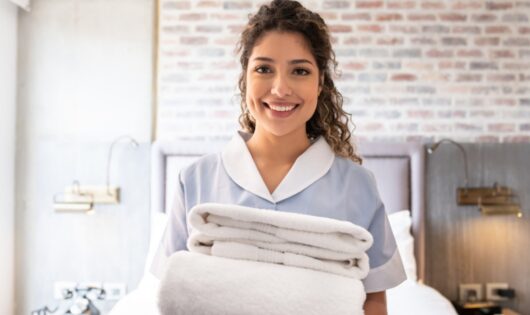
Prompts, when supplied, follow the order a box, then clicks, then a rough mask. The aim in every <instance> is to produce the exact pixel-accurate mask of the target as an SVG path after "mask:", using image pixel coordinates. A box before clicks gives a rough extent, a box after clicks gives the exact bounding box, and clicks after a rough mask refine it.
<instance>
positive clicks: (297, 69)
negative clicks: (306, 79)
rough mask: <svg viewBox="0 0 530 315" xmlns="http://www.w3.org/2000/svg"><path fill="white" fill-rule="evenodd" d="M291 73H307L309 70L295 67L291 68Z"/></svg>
mask: <svg viewBox="0 0 530 315" xmlns="http://www.w3.org/2000/svg"><path fill="white" fill-rule="evenodd" d="M293 73H294V74H296V75H308V74H310V72H309V71H308V70H306V69H304V68H296V69H294V70H293Z"/></svg>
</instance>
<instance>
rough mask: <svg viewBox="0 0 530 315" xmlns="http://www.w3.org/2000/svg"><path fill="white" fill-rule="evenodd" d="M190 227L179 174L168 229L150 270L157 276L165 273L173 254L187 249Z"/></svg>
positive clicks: (159, 276)
mask: <svg viewBox="0 0 530 315" xmlns="http://www.w3.org/2000/svg"><path fill="white" fill-rule="evenodd" d="M187 239H188V228H187V223H186V208H185V206H184V189H183V185H182V181H181V180H180V175H179V184H178V185H177V189H176V191H175V197H174V199H173V206H172V208H171V211H170V213H169V214H168V220H167V225H166V229H165V231H164V234H163V236H162V240H161V242H160V245H159V246H158V250H157V251H156V254H155V257H154V258H153V263H152V265H151V268H150V271H151V273H152V274H153V275H155V276H156V277H157V278H159V279H160V278H161V277H162V275H163V274H164V271H165V267H166V263H167V259H168V258H169V256H171V254H173V253H174V252H177V251H180V250H186V249H187V248H186V241H187Z"/></svg>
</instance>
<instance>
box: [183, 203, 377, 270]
mask: <svg viewBox="0 0 530 315" xmlns="http://www.w3.org/2000/svg"><path fill="white" fill-rule="evenodd" d="M189 224H190V225H191V227H192V233H191V235H190V237H189V239H188V244H187V245H188V249H189V250H190V251H192V252H198V253H203V254H207V255H213V256H219V257H225V258H234V259H245V260H254V261H261V262H268V263H278V264H284V265H288V266H295V267H302V268H308V269H313V270H319V271H325V272H330V273H334V274H337V275H342V276H346V277H351V278H354V279H362V278H364V277H365V276H366V275H367V274H368V271H369V265H368V256H367V255H366V253H365V252H366V250H367V249H368V248H369V247H370V246H371V245H372V241H373V240H372V236H371V234H370V233H369V232H368V231H366V230H365V229H364V228H362V227H359V226H357V225H355V224H353V223H351V222H346V221H340V220H334V219H329V218H323V217H316V216H310V215H304V214H298V213H290V212H282V211H276V210H267V209H256V208H250V207H243V206H237V205H224V204H214V203H207V204H200V205H197V206H195V207H194V208H193V209H191V211H190V214H189Z"/></svg>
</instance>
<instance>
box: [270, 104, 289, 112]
mask: <svg viewBox="0 0 530 315" xmlns="http://www.w3.org/2000/svg"><path fill="white" fill-rule="evenodd" d="M268 105H269V107H270V108H271V109H272V110H275V111H277V112H288V111H290V110H292V109H293V108H295V107H296V105H287V106H276V105H271V104H268Z"/></svg>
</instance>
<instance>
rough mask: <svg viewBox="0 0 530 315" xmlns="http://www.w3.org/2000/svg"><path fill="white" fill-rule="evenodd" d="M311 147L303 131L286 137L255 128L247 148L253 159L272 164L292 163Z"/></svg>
mask: <svg viewBox="0 0 530 315" xmlns="http://www.w3.org/2000/svg"><path fill="white" fill-rule="evenodd" d="M310 145H311V143H310V142H309V139H308V138H307V134H306V132H305V130H303V129H302V130H297V131H295V132H292V133H290V134H287V135H283V136H276V135H273V134H271V133H269V132H266V131H264V130H263V129H260V128H258V126H256V130H255V131H254V134H253V135H252V137H251V138H250V139H249V140H248V141H247V147H248V149H249V151H250V153H251V154H252V156H253V157H254V159H260V160H267V161H270V162H273V163H276V162H278V163H294V161H295V160H296V159H297V158H298V157H299V156H300V155H301V154H302V153H304V151H305V150H307V148H308V147H309V146H310Z"/></svg>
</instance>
